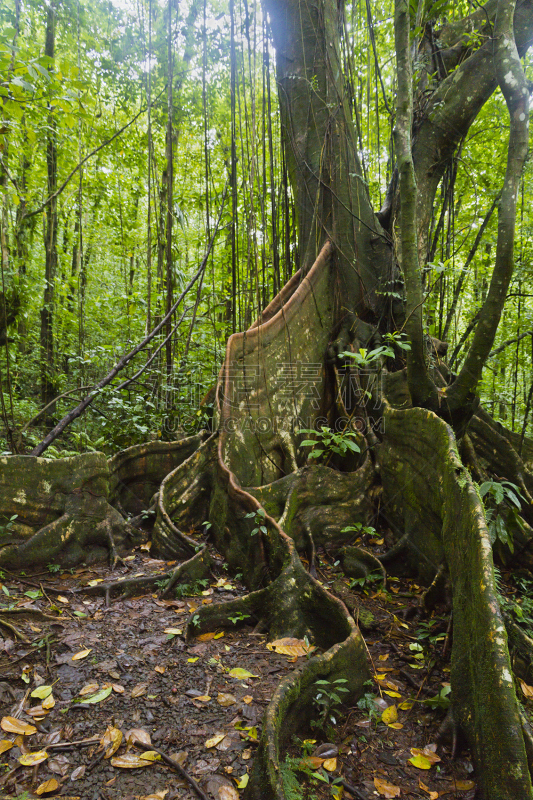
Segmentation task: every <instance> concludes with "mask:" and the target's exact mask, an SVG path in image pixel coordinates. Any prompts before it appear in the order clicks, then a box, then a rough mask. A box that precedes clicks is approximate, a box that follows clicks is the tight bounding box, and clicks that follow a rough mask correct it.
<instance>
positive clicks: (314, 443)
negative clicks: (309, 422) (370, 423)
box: [298, 425, 361, 460]
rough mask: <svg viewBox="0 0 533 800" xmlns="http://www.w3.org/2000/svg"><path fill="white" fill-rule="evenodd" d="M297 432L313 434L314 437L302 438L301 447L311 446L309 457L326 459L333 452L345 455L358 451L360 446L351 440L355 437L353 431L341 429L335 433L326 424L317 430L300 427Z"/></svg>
mask: <svg viewBox="0 0 533 800" xmlns="http://www.w3.org/2000/svg"><path fill="white" fill-rule="evenodd" d="M298 433H308V434H314V435H315V436H316V437H317V438H316V439H304V441H303V442H302V444H301V446H302V447H312V448H313V449H312V450H311V452H310V453H309V457H310V458H316V459H319V460H328V459H329V458H331V456H332V455H333V454H336V455H338V456H345V455H347V453H349V452H350V453H360V452H361V448H360V447H359V445H358V444H356V442H354V441H353V439H355V437H356V433H355V432H354V431H349V430H346V431H343V432H342V433H335V431H332V430H331V428H329V427H328V426H327V425H323V426H322V427H321V428H320V430H319V431H315V430H313V429H312V428H311V429H310V428H300V430H299V431H298Z"/></svg>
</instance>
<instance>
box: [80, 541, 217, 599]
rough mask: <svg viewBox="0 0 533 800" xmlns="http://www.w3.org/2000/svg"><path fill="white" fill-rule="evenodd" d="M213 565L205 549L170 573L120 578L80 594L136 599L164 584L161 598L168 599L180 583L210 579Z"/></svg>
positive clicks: (83, 590)
mask: <svg viewBox="0 0 533 800" xmlns="http://www.w3.org/2000/svg"><path fill="white" fill-rule="evenodd" d="M212 565H213V559H212V558H211V556H210V554H209V551H208V550H207V548H204V549H203V550H201V551H200V552H199V553H196V555H195V556H193V557H192V558H190V559H189V560H188V561H185V562H184V563H183V564H179V565H178V566H177V567H176V568H175V569H173V570H171V571H170V572H163V573H160V574H159V575H146V576H144V575H143V576H139V577H138V578H127V577H126V578H119V579H118V580H116V581H106V582H105V583H97V584H96V585H95V586H84V587H83V588H82V589H80V590H79V593H80V594H88V595H94V596H96V597H106V598H108V599H111V598H114V597H119V596H122V597H135V596H138V595H141V594H146V593H147V592H153V591H155V590H156V589H159V588H160V586H161V585H162V584H165V587H164V589H162V591H161V597H168V595H169V594H170V592H171V591H172V589H175V588H176V586H177V585H178V583H193V582H194V581H197V580H199V579H200V578H207V577H209V576H210V575H211V567H212Z"/></svg>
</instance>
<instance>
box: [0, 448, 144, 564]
mask: <svg viewBox="0 0 533 800" xmlns="http://www.w3.org/2000/svg"><path fill="white" fill-rule="evenodd" d="M108 481H109V469H108V465H107V460H106V457H105V456H104V454H103V453H85V454H83V455H79V456H74V457H72V458H61V459H54V460H50V459H45V458H35V457H34V456H8V457H4V458H2V459H0V524H3V523H4V521H6V520H9V519H10V518H11V517H12V516H13V515H17V518H16V520H15V522H14V524H13V525H12V527H11V530H10V531H9V534H8V535H7V536H4V537H3V538H2V551H1V552H0V565H1V566H5V567H7V568H9V569H28V567H30V568H31V567H37V566H41V565H43V564H44V565H46V564H50V563H56V564H60V565H61V566H63V567H73V566H76V565H77V564H80V563H82V562H87V563H90V562H94V561H98V560H102V559H103V558H105V557H106V556H108V557H109V558H110V560H111V561H115V560H116V558H117V554H118V553H120V552H121V551H122V550H126V549H127V548H129V547H131V546H132V544H134V543H135V537H136V535H137V534H136V533H135V531H134V530H133V529H132V528H131V526H130V525H129V524H128V523H127V522H126V521H125V520H124V519H123V517H122V516H121V515H120V514H119V513H118V511H117V510H116V509H114V508H113V507H112V506H111V505H110V504H109V502H108V494H109V486H108Z"/></svg>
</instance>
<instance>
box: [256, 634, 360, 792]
mask: <svg viewBox="0 0 533 800" xmlns="http://www.w3.org/2000/svg"><path fill="white" fill-rule="evenodd" d="M367 669H368V668H367V666H366V661H365V654H364V648H363V645H362V639H361V635H360V634H359V632H358V631H357V629H356V628H355V625H354V626H353V630H352V632H351V633H350V635H349V636H348V638H347V639H345V640H344V641H343V642H340V643H339V644H337V645H335V646H334V647H331V648H330V649H329V650H328V651H327V652H326V653H324V654H323V655H320V656H315V657H314V658H311V659H309V661H307V663H305V664H304V665H303V666H302V667H300V668H299V669H297V670H295V671H294V672H293V673H292V674H291V675H289V676H288V677H287V678H285V679H284V680H283V681H281V683H280V685H279V686H278V688H277V689H276V692H275V693H274V697H273V698H272V700H271V702H270V704H269V706H268V708H267V710H266V712H265V716H264V718H263V730H262V732H261V741H260V743H259V748H258V751H257V755H256V758H255V761H254V764H253V769H252V773H251V777H250V781H249V784H248V789H247V790H246V791H245V798H246V800H286V794H285V792H284V787H283V781H282V774H281V771H280V760H283V754H284V753H285V752H286V750H287V746H288V745H289V744H290V740H291V736H292V734H293V733H295V732H296V731H297V730H301V729H302V727H304V726H305V724H306V723H309V722H310V720H311V719H312V718H313V714H314V713H316V707H315V706H314V703H313V700H314V698H315V697H316V694H317V692H318V687H317V683H316V682H317V681H318V680H327V681H330V683H333V682H334V681H336V680H338V679H344V680H346V681H347V682H346V684H345V685H346V686H349V687H350V695H346V699H347V701H348V702H349V701H350V700H354V699H355V698H356V697H358V696H359V695H360V694H361V692H362V690H363V683H364V681H365V680H367V678H368V673H367Z"/></svg>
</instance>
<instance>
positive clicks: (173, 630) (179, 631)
mask: <svg viewBox="0 0 533 800" xmlns="http://www.w3.org/2000/svg"><path fill="white" fill-rule="evenodd" d="M163 633H170V634H172V635H173V636H181V634H182V633H183V630H182V628H165V630H164V631H163Z"/></svg>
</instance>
